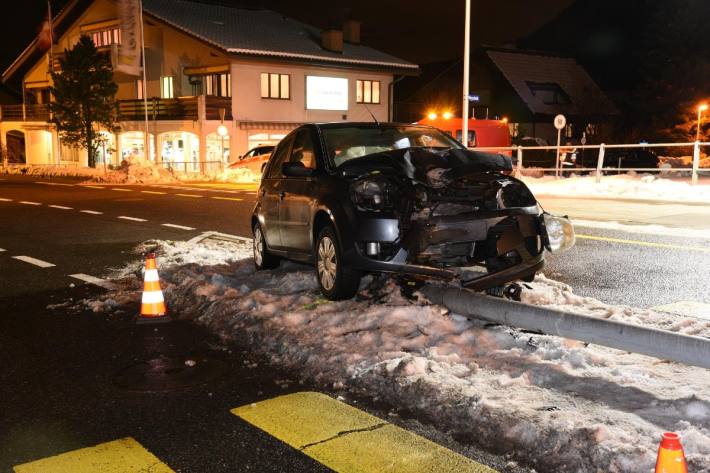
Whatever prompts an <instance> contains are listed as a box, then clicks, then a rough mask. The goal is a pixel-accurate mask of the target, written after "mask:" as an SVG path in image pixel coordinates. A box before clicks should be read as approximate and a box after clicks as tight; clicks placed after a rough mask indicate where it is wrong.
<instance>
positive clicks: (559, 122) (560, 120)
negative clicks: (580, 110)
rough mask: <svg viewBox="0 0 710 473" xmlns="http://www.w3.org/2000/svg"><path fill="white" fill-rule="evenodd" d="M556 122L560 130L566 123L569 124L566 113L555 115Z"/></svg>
mask: <svg viewBox="0 0 710 473" xmlns="http://www.w3.org/2000/svg"><path fill="white" fill-rule="evenodd" d="M554 123H555V128H557V129H558V130H561V129H563V128H564V127H565V125H567V119H566V118H565V116H564V115H557V116H556V117H555V122H554Z"/></svg>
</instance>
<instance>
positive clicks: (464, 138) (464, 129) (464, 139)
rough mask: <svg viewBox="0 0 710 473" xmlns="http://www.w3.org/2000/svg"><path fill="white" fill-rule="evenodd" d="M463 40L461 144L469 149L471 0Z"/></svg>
mask: <svg viewBox="0 0 710 473" xmlns="http://www.w3.org/2000/svg"><path fill="white" fill-rule="evenodd" d="M463 36H464V39H463V101H462V103H461V105H462V107H461V108H462V110H461V118H462V120H461V143H463V145H464V146H465V147H466V148H468V146H469V143H468V76H469V59H470V58H469V56H470V52H469V48H470V46H471V45H470V42H471V40H470V38H471V0H466V13H465V17H464V34H463Z"/></svg>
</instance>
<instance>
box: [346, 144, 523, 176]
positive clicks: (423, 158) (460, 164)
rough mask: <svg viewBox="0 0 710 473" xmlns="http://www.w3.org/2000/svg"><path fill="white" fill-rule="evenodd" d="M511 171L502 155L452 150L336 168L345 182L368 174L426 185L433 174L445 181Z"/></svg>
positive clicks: (393, 155) (413, 152) (409, 152)
mask: <svg viewBox="0 0 710 473" xmlns="http://www.w3.org/2000/svg"><path fill="white" fill-rule="evenodd" d="M512 169H513V165H512V162H511V160H510V158H508V157H507V156H504V155H502V154H493V153H483V152H480V151H471V150H464V149H456V148H451V149H446V150H431V149H424V148H405V149H397V150H392V151H386V152H382V153H374V154H370V155H367V156H363V157H361V158H356V159H351V160H349V161H346V162H345V163H343V164H342V165H341V166H340V168H339V170H340V171H341V172H342V174H343V176H344V177H346V178H358V177H361V176H363V175H368V174H372V173H378V174H379V173H382V174H395V175H399V176H403V177H404V176H406V177H408V178H409V179H412V180H414V181H418V182H421V183H427V184H430V185H431V183H432V182H431V181H432V175H433V174H434V175H436V174H437V173H446V175H447V180H449V179H453V180H457V179H459V178H461V177H465V176H469V175H471V174H475V173H481V172H491V173H496V174H499V173H503V172H510V171H511V170H512Z"/></svg>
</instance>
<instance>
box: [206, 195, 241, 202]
mask: <svg viewBox="0 0 710 473" xmlns="http://www.w3.org/2000/svg"><path fill="white" fill-rule="evenodd" d="M212 198H213V199H216V200H237V201H242V200H244V199H240V198H239V197H220V196H212Z"/></svg>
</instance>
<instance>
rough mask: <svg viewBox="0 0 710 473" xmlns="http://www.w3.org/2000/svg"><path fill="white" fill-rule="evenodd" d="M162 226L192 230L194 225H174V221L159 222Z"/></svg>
mask: <svg viewBox="0 0 710 473" xmlns="http://www.w3.org/2000/svg"><path fill="white" fill-rule="evenodd" d="M161 225H162V226H164V227H170V228H179V229H180V230H194V229H195V228H194V227H186V226H184V225H175V224H174V223H161Z"/></svg>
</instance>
